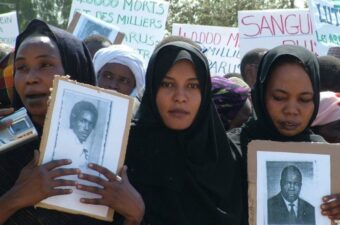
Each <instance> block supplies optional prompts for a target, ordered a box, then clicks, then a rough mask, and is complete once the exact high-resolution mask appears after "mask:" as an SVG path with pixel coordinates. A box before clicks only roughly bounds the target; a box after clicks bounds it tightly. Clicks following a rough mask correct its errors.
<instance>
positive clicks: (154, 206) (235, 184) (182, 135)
mask: <svg viewBox="0 0 340 225" xmlns="http://www.w3.org/2000/svg"><path fill="white" fill-rule="evenodd" d="M179 56H180V57H182V58H183V57H186V59H187V60H190V61H191V62H192V63H193V64H194V67H195V69H196V74H197V77H198V80H199V83H200V91H201V97H202V100H201V105H200V108H199V111H198V113H197V115H196V117H195V119H194V121H193V123H192V125H191V126H190V127H189V128H187V129H185V130H180V131H179V130H171V129H169V128H167V127H166V126H165V125H164V123H163V122H162V119H161V116H160V114H159V112H158V110H157V105H156V100H155V98H156V93H157V90H158V87H159V85H160V82H161V81H162V79H163V78H164V76H165V74H166V73H167V71H168V70H169V69H170V67H171V66H172V65H173V64H174V63H175V62H176V59H178V57H179ZM210 89H211V83H210V74H209V66H208V62H207V59H206V58H205V56H204V55H203V54H202V53H201V52H200V51H199V50H198V49H196V48H194V47H193V46H191V45H189V44H187V43H184V42H171V43H168V44H165V45H163V46H161V47H159V48H158V49H156V50H155V52H154V54H153V55H152V57H151V59H150V62H149V66H148V70H147V75H146V88H145V93H144V96H143V99H142V102H141V105H140V109H139V112H138V118H139V119H138V121H136V125H135V126H132V128H131V130H130V136H129V143H128V148H127V156H126V163H127V165H128V168H129V170H128V172H129V178H130V181H131V183H132V184H133V185H134V186H135V187H136V189H137V190H138V191H139V192H140V193H141V195H142V197H143V199H144V202H145V206H146V211H145V217H144V221H143V223H144V224H152V225H174V224H176V225H238V224H240V220H241V218H242V205H241V204H242V201H240V198H241V190H240V182H241V181H240V179H241V178H240V174H239V171H240V169H239V164H238V161H237V160H236V157H235V154H234V153H233V152H231V150H230V146H229V142H228V140H227V137H226V134H225V132H224V128H223V125H222V124H221V121H220V120H219V117H218V115H217V112H216V110H215V108H214V107H213V104H212V101H211V92H210Z"/></svg>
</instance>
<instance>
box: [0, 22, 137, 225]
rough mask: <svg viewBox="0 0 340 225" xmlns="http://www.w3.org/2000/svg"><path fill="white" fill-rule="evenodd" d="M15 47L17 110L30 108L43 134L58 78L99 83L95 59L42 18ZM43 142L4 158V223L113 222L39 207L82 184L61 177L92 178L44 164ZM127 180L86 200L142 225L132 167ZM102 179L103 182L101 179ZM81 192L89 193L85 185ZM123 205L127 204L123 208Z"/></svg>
mask: <svg viewBox="0 0 340 225" xmlns="http://www.w3.org/2000/svg"><path fill="white" fill-rule="evenodd" d="M15 49H16V52H15V62H14V70H15V72H14V82H15V94H14V107H15V108H18V107H21V106H25V107H26V109H27V111H28V112H29V114H30V116H31V118H32V121H33V122H34V124H35V126H36V127H37V129H38V130H39V134H40V135H41V130H42V127H43V125H44V120H45V116H46V112H47V101H48V98H49V95H50V88H51V87H52V81H53V77H54V75H55V74H68V75H70V76H71V78H72V79H74V80H77V81H79V82H83V83H88V84H92V85H93V84H94V83H95V76H94V72H93V66H92V63H91V57H90V55H89V53H88V51H87V49H86V47H85V46H84V44H83V43H82V42H81V41H79V40H78V39H76V38H74V37H73V36H72V35H71V34H69V33H67V32H65V31H62V30H60V29H57V28H54V27H50V26H48V25H47V24H45V23H44V22H42V21H40V20H33V21H32V22H31V23H30V24H29V25H28V26H27V28H26V29H25V30H24V31H23V32H22V33H21V34H20V35H19V36H18V38H17V42H16V47H15ZM39 142H40V140H35V141H33V142H30V143H28V144H25V146H22V147H18V148H16V149H13V150H10V151H8V152H6V153H4V154H1V155H0V196H1V197H0V208H1V213H0V224H59V225H60V224H107V223H106V222H102V221H98V220H95V219H91V218H88V217H85V216H78V215H72V214H67V213H61V212H57V211H54V210H47V209H42V208H34V207H33V205H34V204H36V203H38V202H40V201H41V200H43V199H45V198H47V197H50V196H55V195H62V194H69V193H71V189H69V188H68V187H67V186H76V185H77V183H76V182H75V181H73V180H68V179H61V178H60V177H62V176H65V175H78V176H79V177H80V179H87V180H91V179H90V178H91V177H90V178H89V177H88V175H86V174H82V173H80V170H79V169H78V168H70V169H65V168H63V169H62V168H59V167H60V166H63V165H68V164H70V163H71V161H70V160H67V159H64V160H55V161H52V162H49V163H46V164H44V165H40V166H38V165H37V162H38V159H39V153H38V151H34V150H35V149H38V147H39ZM90 168H91V169H94V170H96V171H98V172H99V173H102V174H103V175H104V176H105V177H108V179H110V178H112V177H116V176H115V175H114V174H112V173H111V172H109V171H107V170H106V169H105V168H103V167H100V166H98V165H95V164H93V165H91V167H90ZM124 177H125V178H124ZM122 179H123V180H125V181H124V182H120V183H119V184H118V183H117V182H116V183H115V182H114V181H112V182H111V181H106V182H105V183H104V182H102V183H101V185H103V186H105V191H102V192H101V193H100V195H101V196H102V198H101V199H93V200H90V199H83V200H82V201H83V202H84V203H89V204H101V205H107V206H109V207H111V208H114V209H116V210H117V211H118V212H119V213H121V214H122V215H123V216H124V217H125V218H126V220H125V224H138V223H137V222H136V220H138V217H142V216H141V215H139V214H143V212H142V210H141V211H138V212H137V213H136V207H135V204H134V203H135V202H133V201H134V200H135V199H137V201H138V200H139V199H138V193H137V192H136V191H135V190H134V189H133V187H132V186H131V185H130V184H129V181H128V179H127V176H126V169H125V170H123V173H122ZM97 180H98V181H97V182H99V181H100V179H99V178H97ZM113 180H114V179H113ZM65 186H66V187H65ZM77 188H79V189H81V190H87V189H89V187H83V186H79V185H77ZM86 188H87V189H86ZM114 188H116V190H117V191H121V189H122V188H124V189H123V190H124V191H121V192H120V193H119V196H118V197H119V198H118V200H117V199H113V198H114V197H116V198H117V193H116V192H115V191H113V189H114ZM90 191H91V189H90ZM134 197H135V198H134ZM121 199H122V200H121ZM130 199H131V200H132V201H131V200H130ZM122 201H126V203H125V204H121V203H122ZM130 203H132V204H130ZM141 204H143V203H141ZM124 207H126V208H124ZM128 207H129V208H128Z"/></svg>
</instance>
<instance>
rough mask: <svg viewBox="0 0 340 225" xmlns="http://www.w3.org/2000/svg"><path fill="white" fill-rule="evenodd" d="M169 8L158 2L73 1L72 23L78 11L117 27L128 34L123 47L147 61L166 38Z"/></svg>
mask: <svg viewBox="0 0 340 225" xmlns="http://www.w3.org/2000/svg"><path fill="white" fill-rule="evenodd" d="M168 8H169V2H165V1H159V0H110V1H103V0H101V1H93V0H73V1H72V6H71V12H70V17H69V18H70V19H69V21H71V19H72V18H73V14H74V13H75V12H76V11H79V12H81V13H86V14H90V15H92V16H95V17H97V18H99V19H101V20H103V21H105V22H107V23H111V24H115V25H117V26H118V27H119V28H120V30H121V32H123V33H125V37H124V40H123V44H126V45H128V46H130V47H132V48H135V49H136V50H137V51H138V52H139V53H140V54H141V55H142V56H143V58H144V59H146V60H148V59H149V57H150V56H151V54H152V52H153V49H154V47H155V46H156V44H157V43H158V42H159V41H160V40H162V39H163V36H164V33H165V22H166V18H167V14H168Z"/></svg>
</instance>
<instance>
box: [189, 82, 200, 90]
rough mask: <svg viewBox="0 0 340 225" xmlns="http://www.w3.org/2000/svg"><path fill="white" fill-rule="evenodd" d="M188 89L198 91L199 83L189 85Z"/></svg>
mask: <svg viewBox="0 0 340 225" xmlns="http://www.w3.org/2000/svg"><path fill="white" fill-rule="evenodd" d="M188 88H190V89H199V88H200V85H199V83H189V84H188Z"/></svg>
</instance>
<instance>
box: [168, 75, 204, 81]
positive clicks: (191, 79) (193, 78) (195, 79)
mask: <svg viewBox="0 0 340 225" xmlns="http://www.w3.org/2000/svg"><path fill="white" fill-rule="evenodd" d="M164 79H168V80H175V78H173V77H170V76H168V75H165V77H164ZM187 81H198V78H197V77H192V78H189V79H187Z"/></svg>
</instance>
